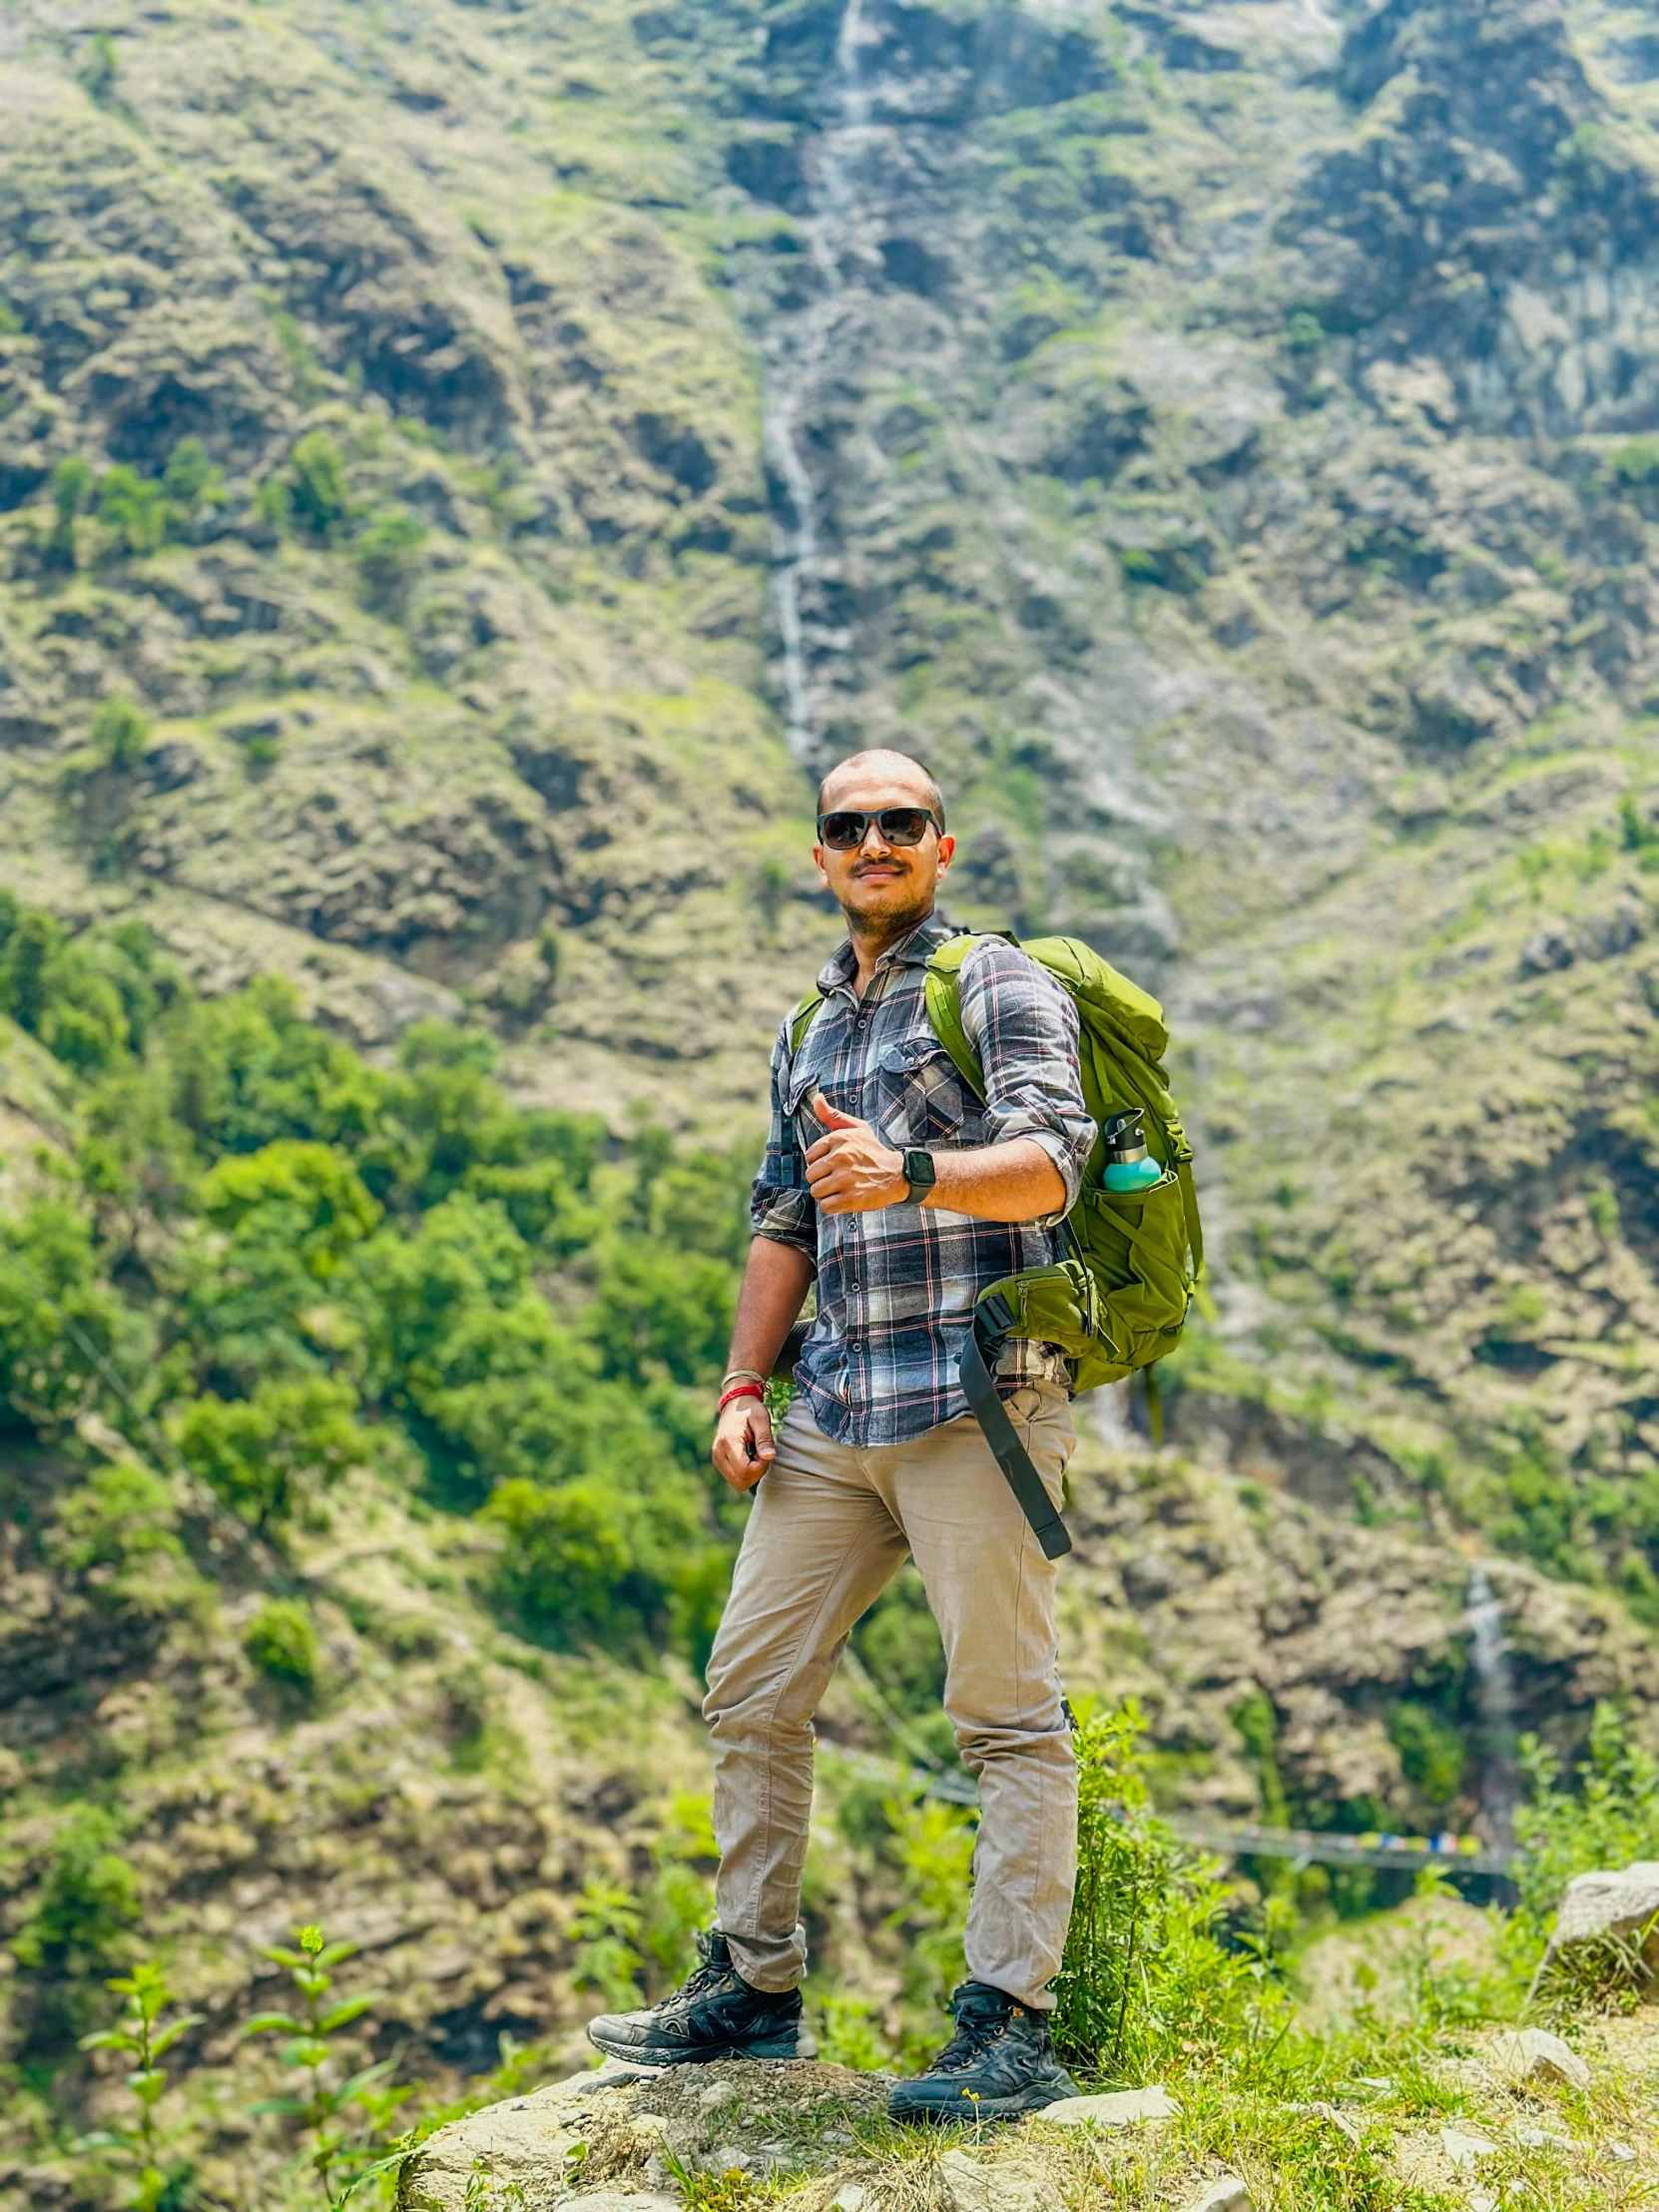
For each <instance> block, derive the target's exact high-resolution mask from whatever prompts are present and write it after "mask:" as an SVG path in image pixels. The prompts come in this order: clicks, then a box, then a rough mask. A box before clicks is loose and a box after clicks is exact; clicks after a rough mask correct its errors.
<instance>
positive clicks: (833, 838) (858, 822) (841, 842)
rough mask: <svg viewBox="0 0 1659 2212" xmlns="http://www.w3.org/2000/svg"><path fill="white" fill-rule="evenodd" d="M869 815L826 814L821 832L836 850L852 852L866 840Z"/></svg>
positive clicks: (826, 841)
mask: <svg viewBox="0 0 1659 2212" xmlns="http://www.w3.org/2000/svg"><path fill="white" fill-rule="evenodd" d="M868 821H869V817H868V816H867V815H850V814H848V815H826V816H825V817H824V819H823V821H822V822H821V823H820V824H819V834H820V836H822V837H823V839H824V841H825V843H826V844H827V845H829V846H830V849H831V850H832V851H835V852H850V851H852V849H853V848H854V846H856V845H860V844H862V843H863V841H864V829H865V826H866V824H867V823H868Z"/></svg>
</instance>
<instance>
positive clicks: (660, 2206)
mask: <svg viewBox="0 0 1659 2212" xmlns="http://www.w3.org/2000/svg"><path fill="white" fill-rule="evenodd" d="M530 2201H531V2202H534V2201H535V2200H534V2199H531V2200H530ZM568 2201H570V2202H572V2203H574V2204H576V2205H578V2206H580V2208H581V2212H684V2207H683V2206H682V2204H681V2202H680V2199H679V2198H678V2197H665V2196H664V2195H663V2194H662V2192H661V2191H660V2190H656V2189H648V2190H645V2191H643V2192H642V2191H640V2190H638V2189H596V2190H594V2191H593V2193H592V2194H591V2195H589V2196H582V2197H576V2198H572V2199H570V2200H568Z"/></svg>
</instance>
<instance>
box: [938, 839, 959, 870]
mask: <svg viewBox="0 0 1659 2212" xmlns="http://www.w3.org/2000/svg"><path fill="white" fill-rule="evenodd" d="M955 850H956V839H955V838H954V837H948V836H946V837H941V838H940V839H939V873H940V874H941V875H943V874H944V873H945V872H946V870H947V869H948V868H949V866H950V861H951V855H952V854H953V853H954V852H955Z"/></svg>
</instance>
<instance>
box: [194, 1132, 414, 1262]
mask: <svg viewBox="0 0 1659 2212" xmlns="http://www.w3.org/2000/svg"><path fill="white" fill-rule="evenodd" d="M201 1207H202V1212H203V1214H204V1215H205V1216H206V1218H207V1219H208V1220H209V1221H211V1222H213V1223H214V1224H215V1225H216V1226H217V1227H219V1228H221V1229H230V1230H238V1229H242V1228H244V1227H245V1226H246V1225H247V1224H248V1223H249V1222H250V1220H251V1219H253V1218H254V1217H256V1216H258V1215H261V1214H267V1213H272V1212H274V1213H275V1214H276V1216H277V1225H278V1227H279V1230H280V1233H281V1234H282V1235H284V1236H285V1237H287V1238H289V1239H291V1240H292V1243H293V1246H294V1249H295V1250H296V1251H297V1253H298V1255H299V1258H300V1260H301V1262H302V1264H303V1265H304V1267H305V1270H306V1272H307V1273H308V1274H310V1275H312V1276H314V1277H315V1278H316V1279H317V1281H319V1282H326V1281H327V1280H328V1278H329V1277H330V1276H333V1275H335V1274H337V1273H338V1272H339V1269H340V1267H341V1265H342V1263H343V1262H344V1259H345V1256H346V1254H347V1253H348V1252H349V1251H350V1250H351V1248H352V1246H353V1245H357V1244H360V1243H361V1242H362V1240H363V1239H364V1238H365V1237H366V1236H368V1235H369V1234H370V1232H371V1231H372V1230H373V1229H374V1228H375V1227H376V1225H377V1224H378V1222H379V1219H380V1208H379V1206H378V1205H377V1204H376V1203H375V1201H374V1200H373V1199H372V1198H371V1197H370V1196H369V1194H368V1192H367V1191H366V1190H365V1189H364V1187H363V1183H362V1178H361V1177H360V1176H359V1175H358V1174H357V1172H356V1170H355V1169H354V1168H353V1167H352V1165H351V1162H350V1161H349V1160H348V1159H347V1158H346V1156H345V1154H344V1153H343V1152H341V1151H340V1150H339V1149H338V1147H337V1146H334V1145H325V1144H317V1143H315V1142H313V1141H311V1140H308V1139H306V1138H302V1137H278V1138H277V1140H276V1141H275V1142H274V1143H272V1144H268V1145H262V1146H261V1148H260V1150H259V1151H258V1152H254V1153H244V1154H240V1155H237V1156H234V1157H232V1158H231V1159H228V1160H221V1161H220V1163H219V1164H218V1166H217V1167H215V1168H213V1169H212V1170H211V1171H210V1172H209V1173H208V1174H207V1175H205V1176H204V1177H203V1179H202V1192H201Z"/></svg>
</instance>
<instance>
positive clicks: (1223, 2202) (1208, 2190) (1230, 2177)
mask: <svg viewBox="0 0 1659 2212" xmlns="http://www.w3.org/2000/svg"><path fill="white" fill-rule="evenodd" d="M1185 2212H1255V2199H1254V2198H1253V2197H1252V2196H1251V2194H1250V2190H1249V2188H1248V2187H1247V2185H1246V2184H1245V2183H1244V2182H1242V2181H1241V2180H1240V2179H1239V2177H1238V2175H1237V2174H1223V2175H1222V2177H1221V2179H1220V2180H1219V2181H1207V2182H1206V2183H1205V2184H1204V2186H1203V2188H1202V2189H1200V2191H1199V2192H1198V2194H1197V2196H1196V2197H1194V2198H1192V2199H1191V2200H1190V2202H1189V2203H1188V2204H1187V2206H1186V2208H1185Z"/></svg>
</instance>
